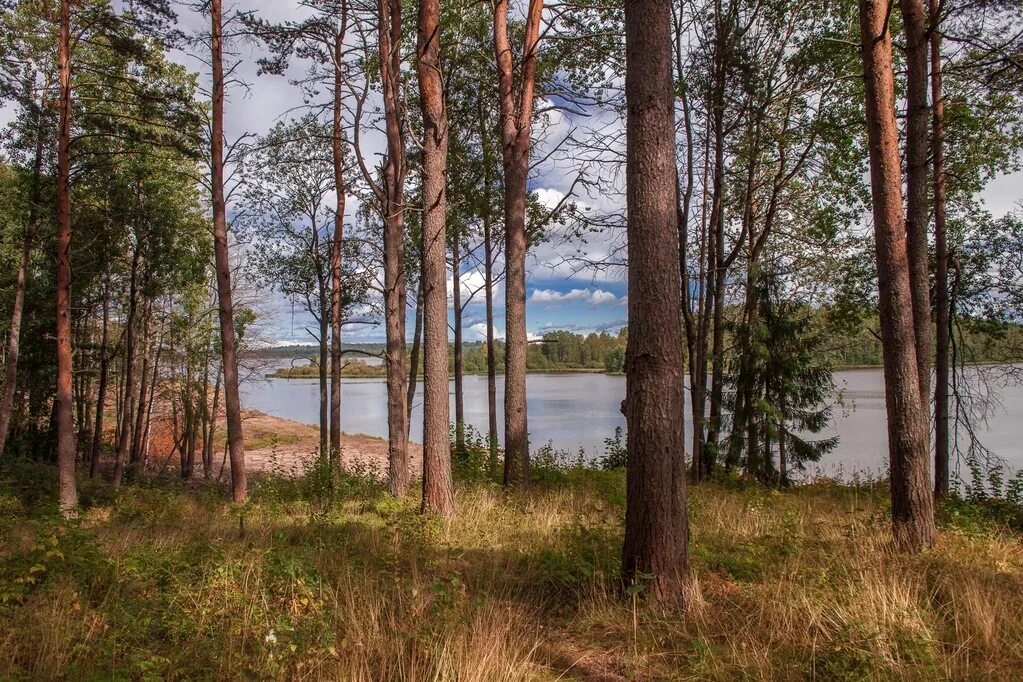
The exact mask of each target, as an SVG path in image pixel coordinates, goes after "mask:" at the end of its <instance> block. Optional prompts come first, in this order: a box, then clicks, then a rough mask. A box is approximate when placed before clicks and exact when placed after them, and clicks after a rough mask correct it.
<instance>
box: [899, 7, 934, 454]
mask: <svg viewBox="0 0 1023 682" xmlns="http://www.w3.org/2000/svg"><path fill="white" fill-rule="evenodd" d="M899 7H900V8H901V10H902V25H903V32H904V35H905V37H906V238H907V244H908V246H907V248H908V251H909V286H910V291H911V293H912V296H913V325H914V329H915V333H916V364H917V380H918V381H919V383H920V399H921V400H922V401H923V405H924V412H925V413H929V411H930V404H931V401H930V380H931V295H930V278H929V276H928V264H927V223H928V215H929V206H928V198H927V157H928V145H929V142H930V140H929V139H928V130H927V17H926V15H925V14H924V4H923V0H899ZM928 436H930V432H929V431H928Z"/></svg>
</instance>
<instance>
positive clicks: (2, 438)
mask: <svg viewBox="0 0 1023 682" xmlns="http://www.w3.org/2000/svg"><path fill="white" fill-rule="evenodd" d="M40 126H41V121H38V120H37V121H36V149H35V162H34V163H33V166H32V197H31V203H30V204H29V207H28V224H27V225H26V226H25V234H24V237H23V238H22V244H21V260H20V261H18V272H17V274H16V275H15V279H14V304H13V305H12V306H11V329H10V332H9V333H8V335H7V357H6V359H5V362H4V394H3V399H2V401H0V457H2V456H3V453H4V449H5V448H6V447H7V434H8V433H9V431H10V427H11V412H12V411H13V409H14V390H15V389H16V388H17V386H18V356H19V355H20V350H21V318H22V312H23V311H24V308H25V287H26V282H27V280H28V266H29V262H30V260H31V258H32V240H33V239H35V234H36V227H37V223H38V220H39V217H38V216H39V200H40V189H41V185H42V178H41V176H42V172H43V132H42V130H40Z"/></svg>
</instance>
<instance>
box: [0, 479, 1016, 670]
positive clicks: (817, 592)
mask: <svg viewBox="0 0 1023 682" xmlns="http://www.w3.org/2000/svg"><path fill="white" fill-rule="evenodd" d="M541 473H542V472H541ZM51 474H52V472H50V471H49V470H48V469H38V468H35V467H29V466H27V465H9V466H8V469H7V470H6V471H5V472H4V473H3V475H2V476H0V679H6V678H11V679H32V680H37V679H54V678H65V679H76V680H88V679H104V680H106V679H238V678H246V679H314V680H315V679H330V680H423V679H435V680H480V681H489V680H556V679H565V678H569V679H571V678H585V679H597V680H600V679H603V680H626V679H629V680H662V679H679V680H686V679H701V680H702V679H710V680H734V679H764V680H768V679H822V680H836V679H840V680H859V679H921V680H930V679H941V678H949V679H961V680H968V679H978V680H979V679H1006V680H1008V679H1018V676H1019V671H1020V670H1021V669H1023V547H1021V544H1020V540H1021V537H1020V535H1019V534H1018V532H1017V531H1016V530H1012V529H1011V528H1009V527H1007V526H1006V525H1005V524H1004V523H1001V522H999V521H996V520H993V518H994V517H993V516H992V515H991V514H987V513H986V512H985V510H984V509H983V508H977V507H974V506H972V505H969V506H967V505H964V504H963V503H953V504H951V505H949V506H947V507H945V508H943V509H942V514H941V519H942V530H941V533H940V538H939V543H938V546H937V547H936V548H935V549H934V550H933V551H930V552H926V553H924V554H921V555H918V556H901V555H898V554H895V553H893V552H892V551H891V548H890V546H889V542H888V512H887V505H886V502H885V490H884V488H883V487H881V486H875V485H867V486H859V487H843V486H838V485H834V484H831V483H827V482H822V483H819V484H816V485H811V486H806V487H801V488H797V489H795V490H793V491H791V492H785V493H779V492H775V491H770V490H765V489H763V488H759V487H744V486H742V485H739V484H737V483H734V482H732V483H717V484H706V485H701V486H700V487H698V488H694V489H691V495H690V498H691V501H690V514H691V536H692V537H691V540H692V544H691V547H692V565H693V574H694V578H695V580H694V588H693V596H692V599H691V603H690V606H689V608H688V609H687V610H686V611H685V612H662V611H659V610H657V609H655V608H653V607H651V606H649V605H646V604H644V603H643V602H642V601H641V600H639V601H636V602H632V601H629V599H628V598H622V597H621V596H620V592H619V590H618V588H617V567H618V558H619V551H620V547H621V540H622V516H623V506H622V505H623V501H624V477H623V475H622V474H621V472H613V471H595V470H581V469H568V470H563V471H559V472H556V475H548V476H544V477H543V479H544V480H543V481H542V482H540V483H538V484H537V485H535V486H534V488H533V489H532V490H531V491H530V492H528V493H524V494H505V493H504V492H503V491H502V490H501V489H500V488H498V487H497V486H494V485H491V484H489V483H486V482H475V483H470V482H462V483H460V484H459V486H458V489H457V492H456V499H457V504H458V509H459V515H458V516H457V518H455V519H453V520H450V521H444V520H441V519H438V518H431V517H422V516H420V515H419V514H418V513H417V508H418V504H417V500H416V499H415V497H414V496H411V497H409V498H408V499H402V500H394V499H391V498H389V497H388V496H387V495H386V494H385V493H384V491H383V490H382V488H381V487H380V485H379V484H378V483H376V482H375V481H374V480H373V479H372V478H371V477H369V476H366V475H364V474H362V473H360V472H351V473H349V474H346V475H343V476H333V477H327V476H325V475H324V474H323V472H319V471H313V472H310V473H308V474H307V475H306V476H305V477H303V478H300V479H296V480H289V479H284V478H276V477H265V478H262V479H260V480H258V481H257V482H256V483H255V484H254V486H253V488H254V489H253V491H252V500H251V501H250V502H249V503H248V504H247V505H246V506H245V507H244V508H242V509H238V508H234V507H232V506H231V505H230V504H229V503H227V502H225V501H224V499H223V498H222V493H221V492H220V491H218V490H216V489H212V488H206V487H196V486H187V485H185V484H181V483H171V482H160V483H157V482H151V483H149V484H147V485H143V486H138V487H129V488H125V489H122V490H121V491H119V492H116V493H114V492H111V491H109V490H107V489H105V488H103V487H89V486H87V487H86V488H85V489H84V490H83V495H82V497H83V501H84V503H85V505H86V508H85V510H84V511H83V513H82V515H81V517H80V518H79V519H78V520H77V521H74V522H70V523H66V522H62V521H59V520H58V519H57V518H56V516H55V515H54V514H53V513H52V512H53V510H52V509H51V508H50V502H49V500H50V499H52V498H51V497H50V496H49V493H50V491H49V488H48V486H49V485H50V483H49V480H50V476H51ZM998 518H1005V517H1004V516H999V517H998Z"/></svg>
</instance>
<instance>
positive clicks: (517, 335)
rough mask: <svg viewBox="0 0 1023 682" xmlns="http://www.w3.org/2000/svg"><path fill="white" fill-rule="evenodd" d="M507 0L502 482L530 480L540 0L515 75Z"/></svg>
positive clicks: (499, 23)
mask: <svg viewBox="0 0 1023 682" xmlns="http://www.w3.org/2000/svg"><path fill="white" fill-rule="evenodd" d="M508 6H509V1H508V0H495V2H494V55H495V57H496V61H497V76H498V101H499V103H500V110H501V115H500V125H501V142H502V156H503V160H504V221H505V254H504V256H505V290H504V291H505V309H504V320H505V347H504V348H505V351H504V352H505V361H504V367H505V370H504V372H505V373H504V482H505V485H508V486H527V485H528V484H529V432H528V425H527V418H526V417H527V415H526V347H527V338H526V249H527V247H528V239H527V235H526V203H527V201H526V192H527V186H526V185H527V181H528V178H529V149H530V134H531V131H532V122H533V94H534V90H535V86H536V62H537V51H538V47H539V44H540V19H541V16H542V14H543V0H529V5H528V8H527V10H526V22H525V28H524V33H523V43H522V46H523V47H522V54H521V59H520V65H519V77H518V81H517V82H516V78H515V68H514V61H515V60H514V58H513V55H512V47H511V41H510V39H509V32H508Z"/></svg>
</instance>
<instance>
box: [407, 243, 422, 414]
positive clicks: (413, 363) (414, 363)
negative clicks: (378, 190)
mask: <svg viewBox="0 0 1023 682" xmlns="http://www.w3.org/2000/svg"><path fill="white" fill-rule="evenodd" d="M419 251H420V259H419V284H418V285H417V286H416V321H415V327H414V328H413V330H412V350H410V351H409V368H408V389H407V390H406V392H405V395H406V400H405V408H406V410H405V411H406V413H407V414H408V426H409V429H411V428H412V406H413V403H414V401H415V399H416V384H417V383H418V381H419V354H420V350H421V349H422V345H423V268H422V262H423V259H422V244H420V245H419Z"/></svg>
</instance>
